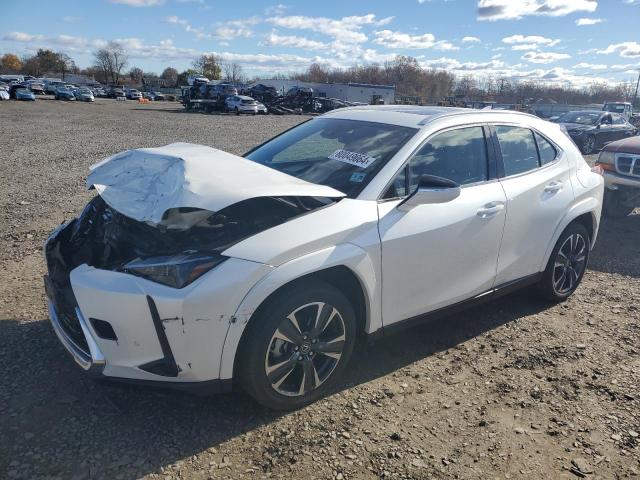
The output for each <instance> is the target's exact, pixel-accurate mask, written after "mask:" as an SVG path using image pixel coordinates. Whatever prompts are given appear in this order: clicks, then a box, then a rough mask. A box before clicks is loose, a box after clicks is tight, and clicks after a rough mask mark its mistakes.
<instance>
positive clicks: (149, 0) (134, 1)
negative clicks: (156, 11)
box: [109, 0, 164, 7]
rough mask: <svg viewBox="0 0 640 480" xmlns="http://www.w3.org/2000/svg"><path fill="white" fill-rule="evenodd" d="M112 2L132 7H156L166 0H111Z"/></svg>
mask: <svg viewBox="0 0 640 480" xmlns="http://www.w3.org/2000/svg"><path fill="white" fill-rule="evenodd" d="M109 1H110V2H111V3H117V4H120V5H129V6H130V7H155V6H157V5H162V4H163V3H164V0H109Z"/></svg>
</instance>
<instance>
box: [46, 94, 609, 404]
mask: <svg viewBox="0 0 640 480" xmlns="http://www.w3.org/2000/svg"><path fill="white" fill-rule="evenodd" d="M87 187H88V188H91V189H95V190H96V192H97V196H95V197H94V198H93V199H92V200H91V201H90V202H89V204H88V205H87V206H86V207H85V209H84V210H83V211H82V213H81V214H80V215H79V216H78V217H77V218H75V219H73V220H71V221H70V222H68V223H65V224H63V225H60V226H59V227H58V228H56V229H55V230H54V231H53V233H52V234H51V235H50V237H49V238H48V240H47V241H46V243H45V255H46V261H47V269H48V275H47V276H46V277H45V285H46V292H47V296H48V302H49V303H48V305H49V312H50V317H51V321H52V325H53V328H54V330H55V332H56V334H57V335H58V337H59V339H60V341H61V342H62V343H63V344H64V346H65V347H66V348H67V350H68V351H69V352H70V353H71V354H72V355H73V357H74V358H75V360H76V362H77V363H78V364H79V365H80V366H81V367H82V368H84V369H85V370H88V371H89V372H90V373H92V374H95V375H97V376H98V377H100V378H103V379H105V378H106V379H112V380H114V379H119V380H124V381H128V382H132V383H140V384H151V385H153V384H161V385H163V386H165V387H173V388H182V389H191V390H197V389H201V390H206V391H208V392H222V391H228V390H230V389H231V386H232V381H234V380H235V381H237V384H238V385H240V386H242V387H243V388H244V389H246V391H247V392H249V393H250V394H251V395H252V396H253V397H254V398H255V399H256V400H257V401H258V402H260V403H262V404H264V405H266V406H268V407H270V408H273V409H292V408H297V407H300V406H302V405H306V404H308V403H310V402H313V401H315V400H317V399H318V398H320V397H322V396H323V395H325V394H327V393H329V392H331V389H332V388H333V387H334V386H335V385H336V382H338V381H339V379H340V377H341V375H342V374H343V373H344V372H345V370H346V369H347V368H349V367H348V365H349V359H350V357H351V356H352V352H353V347H354V342H355V341H356V337H357V336H359V335H363V336H367V337H368V338H369V339H370V340H374V339H375V338H376V337H378V336H380V335H383V334H389V333H391V332H393V331H396V330H398V329H401V328H403V327H408V326H412V325H415V324H418V323H421V322H423V321H426V320H429V319H433V318H435V317H438V316H441V315H445V314H447V313H451V312H454V311H458V310H460V309H461V308H464V307H468V306H471V305H475V304H477V303H478V302H481V301H485V300H487V299H489V298H492V297H496V296H498V295H502V294H505V293H508V292H510V291H513V290H514V289H517V288H520V287H524V286H530V285H536V286H537V289H538V291H539V293H540V294H541V295H543V296H544V297H545V298H548V299H550V300H552V301H556V302H559V301H563V300H565V299H567V298H568V297H569V296H570V295H571V294H572V293H573V292H574V291H575V290H576V288H577V287H578V285H579V284H580V281H581V279H582V276H583V275H584V272H585V269H586V266H587V262H588V259H589V252H590V250H591V248H592V247H593V245H594V242H595V240H596V235H597V232H598V227H599V222H600V212H601V204H602V195H603V189H604V180H603V178H602V176H601V175H598V174H596V173H594V172H592V171H591V169H590V168H589V166H588V165H587V163H586V162H585V161H584V159H583V158H582V155H581V154H580V152H579V151H578V149H577V148H576V147H575V145H574V144H573V142H572V141H571V140H570V139H569V138H568V137H567V136H566V135H565V134H564V133H562V131H561V130H560V128H559V126H558V125H555V124H553V123H550V122H546V121H544V120H541V119H538V118H536V117H533V116H530V115H527V114H523V113H517V112H506V111H505V112H499V111H486V112H485V111H481V110H467V109H452V108H438V107H408V106H395V105H390V106H366V107H354V108H343V109H339V110H335V111H332V112H330V113H328V114H325V115H322V116H319V117H315V118H314V119H312V120H309V121H307V122H305V123H302V124H300V125H298V126H296V127H294V128H292V129H290V130H288V131H286V132H285V133H282V134H280V135H278V136H276V137H275V138H273V139H271V140H269V141H267V142H266V143H264V144H262V145H260V146H258V147H256V148H254V149H253V150H251V151H250V152H248V153H247V154H246V155H245V156H244V157H238V156H235V155H231V154H229V153H226V152H222V151H220V150H216V149H213V148H210V147H205V146H201V145H192V144H185V143H176V144H172V145H168V146H165V147H160V148H147V149H138V150H130V151H126V152H123V153H119V154H116V155H114V156H112V157H110V158H107V159H105V160H103V161H102V162H100V163H98V164H96V165H94V166H93V167H91V170H90V173H89V175H88V177H87ZM383 279H384V283H383ZM354 360H355V361H356V362H357V360H358V359H354ZM352 368H362V366H361V365H358V364H357V363H356V364H355V365H352Z"/></svg>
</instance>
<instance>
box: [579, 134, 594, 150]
mask: <svg viewBox="0 0 640 480" xmlns="http://www.w3.org/2000/svg"><path fill="white" fill-rule="evenodd" d="M581 150H582V153H583V154H585V155H591V154H592V153H593V152H595V150H596V136H595V135H589V136H588V137H587V138H585V139H584V142H582V148H581Z"/></svg>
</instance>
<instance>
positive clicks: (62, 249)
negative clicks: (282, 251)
mask: <svg viewBox="0 0 640 480" xmlns="http://www.w3.org/2000/svg"><path fill="white" fill-rule="evenodd" d="M329 203H331V200H330V199H325V198H310V197H307V198H305V197H260V198H251V199H248V200H244V201H241V202H239V203H236V204H233V205H231V206H228V207H226V208H224V209H223V210H221V211H220V212H210V211H206V210H202V209H196V208H175V209H171V210H168V211H167V212H166V213H165V215H164V218H163V219H162V222H161V223H160V224H158V225H152V224H149V223H146V222H140V221H137V220H133V219H131V218H129V217H127V216H125V215H122V214H121V213H119V212H117V211H116V210H114V209H113V208H111V207H110V206H109V205H107V203H106V202H105V201H104V200H103V199H102V197H100V196H96V197H95V198H94V199H93V200H91V201H90V202H89V203H88V205H87V206H86V207H85V209H84V210H83V212H82V213H81V214H80V215H79V216H78V217H77V218H75V219H73V220H72V221H71V222H69V223H67V224H65V225H64V226H62V227H61V228H58V229H57V230H56V231H54V233H53V234H52V235H51V236H50V237H49V239H48V240H47V242H46V245H45V255H46V261H47V268H48V275H47V276H46V279H45V283H46V291H47V294H48V296H49V297H50V299H51V301H52V302H53V304H54V305H55V308H56V311H57V312H58V316H59V318H60V321H61V322H62V323H63V327H64V328H65V330H66V331H67V333H68V334H69V335H70V336H71V337H72V338H73V340H74V341H75V342H77V343H78V344H79V346H81V347H82V348H84V349H86V350H87V351H88V345H87V344H86V339H85V338H84V334H83V331H82V328H81V325H80V323H79V322H78V319H77V316H76V312H75V309H76V308H77V302H76V301H75V298H74V294H73V290H72V288H71V283H70V278H69V274H70V272H71V271H72V270H73V269H74V268H76V267H78V266H80V265H82V264H86V265H89V266H92V267H94V268H98V269H103V270H112V271H117V272H123V273H128V274H131V275H136V276H139V277H143V278H146V279H148V280H151V281H153V282H156V283H160V284H163V285H167V286H170V287H173V288H183V287H185V286H186V285H189V284H190V283H191V282H193V281H195V280H196V279H197V278H199V277H200V276H202V275H203V274H204V273H206V272H208V271H209V270H211V269H213V268H215V267H216V266H218V265H219V264H221V263H222V262H224V261H225V260H226V257H225V256H223V255H221V252H222V251H224V250H225V249H227V248H228V247H229V246H231V245H233V244H234V243H236V242H239V241H241V240H243V239H244V238H247V237H249V236H252V235H255V234H256V233H259V232H261V231H263V230H266V229H268V228H271V227H274V226H276V225H279V224H281V223H284V222H286V221H287V220H289V219H291V218H293V217H297V216H299V215H302V214H304V213H307V212H310V211H312V210H315V209H317V208H320V207H322V206H325V205H327V204H329Z"/></svg>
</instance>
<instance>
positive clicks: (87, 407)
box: [0, 99, 640, 479]
mask: <svg viewBox="0 0 640 480" xmlns="http://www.w3.org/2000/svg"><path fill="white" fill-rule="evenodd" d="M0 120H1V124H2V132H1V134H0V162H1V165H0V236H1V241H0V268H1V270H2V272H3V274H2V277H1V278H0V478H8V479H16V478H25V479H27V478H28V479H31V478H64V479H66V478H74V479H81V478H104V479H114V478H115V479H128V478H138V477H144V478H163V479H170V478H195V479H206V478H233V479H237V478H304V479H306V478H319V479H320V478H322V479H324V478H343V479H365V478H398V479H401V478H402V479H404V478H411V479H423V478H478V479H486V478H536V479H538V478H550V479H551V478H553V479H556V478H574V476H575V475H578V476H584V475H586V476H587V477H588V478H627V477H634V478H637V477H638V475H640V447H639V444H640V438H639V434H640V247H639V245H640V215H638V211H636V214H635V215H632V216H630V217H628V218H626V219H624V220H620V221H605V222H604V223H603V224H602V227H601V232H600V238H599V241H598V245H597V248H596V250H595V251H594V252H593V256H592V260H591V265H590V270H589V271H588V272H587V274H586V277H585V279H584V282H583V284H582V286H581V287H580V289H579V290H578V292H577V293H576V295H574V296H573V297H572V298H571V299H570V300H569V301H567V302H566V303H564V304H562V305H548V304H545V303H542V302H540V301H539V300H537V299H536V297H535V296H534V295H533V294H532V293H531V292H527V291H525V292H522V293H518V294H515V295H511V296H509V297H506V298H503V299H501V300H499V301H496V302H494V303H491V304H488V305H486V306H483V307H481V308H477V309H474V310H472V311H469V312H466V313H463V314H460V315H457V316H454V317H450V318H447V319H445V320H441V321H438V322H436V323H433V324H431V325H428V326H423V327H420V328H417V329H414V330H411V331H407V332H405V333H403V334H399V335H396V336H394V337H391V338H387V339H385V340H383V341H381V342H379V343H377V344H376V345H375V346H373V347H367V346H365V345H360V346H359V347H358V348H357V350H356V354H355V356H354V358H353V360H352V368H351V369H350V370H351V372H350V374H349V376H348V378H347V380H346V381H345V382H344V384H343V385H342V386H341V388H340V391H338V392H336V393H335V394H334V395H333V396H331V397H330V398H327V399H325V400H322V401H320V402H318V403H316V404H314V405H312V406H310V407H308V408H305V409H303V410H301V411H297V412H293V413H288V414H284V415H283V414H274V413H272V412H269V411H265V410H264V409H262V408H260V407H259V406H257V405H256V404H255V403H254V402H253V401H251V400H250V399H249V398H248V397H247V396H246V395H244V394H243V393H241V392H236V393H233V394H229V395H224V396H218V397H212V398H200V397H191V396H187V395H183V394H176V393H166V392H160V391H155V390H147V389H137V388H132V387H123V386H113V385H106V384H102V383H96V382H93V381H90V380H88V379H87V378H85V375H84V374H83V372H82V371H81V370H80V369H79V368H78V367H77V366H76V365H75V363H74V362H73V361H72V360H71V357H70V356H69V355H68V354H67V353H66V352H65V351H64V350H63V347H62V346H61V345H60V344H59V342H58V341H57V339H56V338H55V335H54V333H53V331H52V329H51V327H50V326H49V324H48V321H47V314H46V308H45V301H44V292H43V288H42V282H41V277H42V275H43V273H44V263H43V259H42V255H41V246H42V242H43V240H44V239H45V237H46V235H47V234H48V232H49V231H50V230H51V229H52V228H53V227H54V226H55V225H56V224H58V223H60V222H61V221H63V220H65V219H68V218H69V217H70V216H72V215H74V214H76V213H77V212H78V211H79V210H80V209H81V208H82V207H83V205H84V204H85V202H86V200H87V199H88V198H89V194H88V193H87V192H85V191H84V178H85V175H86V173H87V169H88V167H89V165H90V164H92V163H94V162H95V161H97V160H99V159H101V158H103V157H105V156H107V155H110V154H113V153H115V152H118V151H120V150H123V149H127V148H133V147H145V146H158V145H163V144H167V143H170V142H174V141H188V142H196V143H203V144H208V145H212V146H215V147H218V148H221V149H225V150H228V151H231V152H233V153H242V152H244V151H246V150H247V149H248V148H250V147H251V146H253V145H255V144H256V143H258V142H260V141H262V140H264V139H266V138H268V137H270V136H272V135H273V134H275V133H278V132H280V131H282V130H283V129H286V128H288V127H290V126H292V125H294V124H296V123H297V122H300V121H301V120H303V118H302V117H271V116H269V117H257V118H254V117H248V118H244V117H242V118H237V117H234V116H207V115H200V114H185V113H182V112H181V110H180V108H179V106H177V105H176V104H164V105H162V104H152V105H136V104H131V103H127V104H119V103H115V102H112V101H99V102H97V103H96V104H75V103H63V102H55V101H52V100H42V99H40V100H38V101H37V102H35V104H31V103H30V104H26V103H17V102H2V103H0ZM572 462H573V463H572ZM572 468H573V470H574V471H575V472H576V473H571V469H572ZM578 470H580V471H582V472H584V473H579V471H578Z"/></svg>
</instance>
